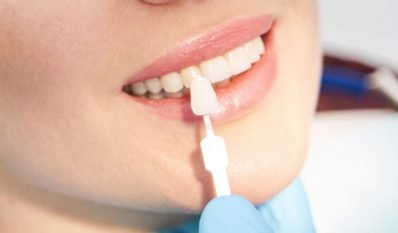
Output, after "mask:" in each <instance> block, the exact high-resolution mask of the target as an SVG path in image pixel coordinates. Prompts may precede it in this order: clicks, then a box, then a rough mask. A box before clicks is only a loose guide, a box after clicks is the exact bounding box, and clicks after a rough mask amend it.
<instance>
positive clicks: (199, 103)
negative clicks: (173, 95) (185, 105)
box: [191, 78, 219, 116]
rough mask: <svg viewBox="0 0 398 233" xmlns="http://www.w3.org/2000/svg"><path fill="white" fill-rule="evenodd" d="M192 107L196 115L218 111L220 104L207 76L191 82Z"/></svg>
mask: <svg viewBox="0 0 398 233" xmlns="http://www.w3.org/2000/svg"><path fill="white" fill-rule="evenodd" d="M191 108H192V112H193V113H194V114H195V115H198V116H203V115H208V114H212V113H215V112H217V110H218V108H219V105H218V100H217V96H216V93H215V91H214V89H213V87H212V86H211V84H210V82H209V80H208V79H206V78H195V79H193V80H192V82H191Z"/></svg>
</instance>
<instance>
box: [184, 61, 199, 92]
mask: <svg viewBox="0 0 398 233" xmlns="http://www.w3.org/2000/svg"><path fill="white" fill-rule="evenodd" d="M180 74H181V78H182V82H183V83H184V86H185V87H186V88H190V87H191V82H192V80H193V79H194V78H198V77H203V75H202V73H201V72H200V70H199V68H198V67H196V66H190V67H187V68H185V69H182V70H181V72H180Z"/></svg>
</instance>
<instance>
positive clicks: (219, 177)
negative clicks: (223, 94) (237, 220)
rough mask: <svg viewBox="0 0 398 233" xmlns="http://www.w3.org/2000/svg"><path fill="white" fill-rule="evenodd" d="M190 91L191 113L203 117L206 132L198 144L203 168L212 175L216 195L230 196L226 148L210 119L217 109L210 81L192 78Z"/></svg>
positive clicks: (216, 101)
mask: <svg viewBox="0 0 398 233" xmlns="http://www.w3.org/2000/svg"><path fill="white" fill-rule="evenodd" d="M190 91H191V93H190V94H191V108H192V111H193V113H194V114H195V115H198V116H202V117H203V122H204V126H205V131H206V137H205V138H203V139H202V141H201V142H200V147H201V150H202V156H203V161H204V165H205V168H206V170H208V171H209V172H210V173H211V174H212V177H213V183H214V188H215V192H216V195H217V196H225V195H230V194H231V189H230V186H229V181H228V175H227V166H228V154H227V148H226V146H225V142H224V139H223V138H222V137H220V136H217V135H215V134H214V130H213V126H212V123H211V117H210V115H211V114H212V113H215V112H217V110H218V108H219V105H218V100H217V96H216V93H215V91H214V89H213V87H212V86H211V84H210V81H209V80H208V79H206V78H204V77H198V78H194V79H193V80H192V82H191V90H190Z"/></svg>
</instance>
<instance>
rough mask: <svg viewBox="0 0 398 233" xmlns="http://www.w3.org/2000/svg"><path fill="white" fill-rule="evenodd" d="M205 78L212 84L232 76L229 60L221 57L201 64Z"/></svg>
mask: <svg viewBox="0 0 398 233" xmlns="http://www.w3.org/2000/svg"><path fill="white" fill-rule="evenodd" d="M200 69H201V71H202V74H203V76H205V77H206V78H207V79H209V80H210V82H211V83H216V82H220V81H222V80H225V79H227V78H230V77H231V76H232V73H231V68H230V67H229V64H228V62H227V60H226V59H225V58H224V57H222V56H220V57H216V58H213V59H210V60H207V61H204V62H202V63H200Z"/></svg>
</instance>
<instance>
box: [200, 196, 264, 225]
mask: <svg viewBox="0 0 398 233" xmlns="http://www.w3.org/2000/svg"><path fill="white" fill-rule="evenodd" d="M220 232H223V233H235V232H236V233H238V232H239V233H242V232H245V233H272V229H271V228H270V227H269V226H268V225H267V224H266V222H265V220H264V218H263V217H262V216H261V215H260V213H259V212H258V211H257V210H256V208H254V206H253V205H252V204H251V203H250V202H249V201H248V200H246V199H245V198H243V197H241V196H237V195H231V196H222V197H218V198H215V199H213V200H212V201H210V202H209V203H208V204H207V206H206V207H205V209H204V210H203V213H202V215H201V217H200V221H199V233H220Z"/></svg>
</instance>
